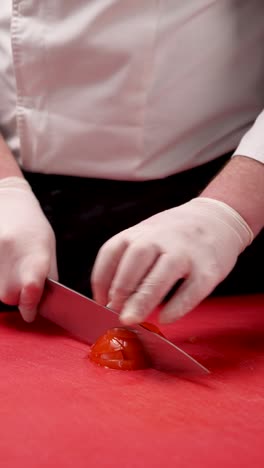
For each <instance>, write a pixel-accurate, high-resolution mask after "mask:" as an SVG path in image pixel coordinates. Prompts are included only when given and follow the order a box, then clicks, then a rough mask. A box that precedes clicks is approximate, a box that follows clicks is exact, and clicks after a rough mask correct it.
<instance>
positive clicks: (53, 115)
mask: <svg viewBox="0 0 264 468" xmlns="http://www.w3.org/2000/svg"><path fill="white" fill-rule="evenodd" d="M11 11H12V5H11V0H1V9H0V42H1V43H2V44H3V47H2V48H0V90H1V91H0V92H1V105H0V129H1V131H2V132H3V134H4V136H5V137H6V140H7V142H8V144H9V146H10V148H11V149H12V151H14V153H15V154H16V155H17V158H18V161H19V164H20V165H21V166H22V167H23V168H24V169H27V170H31V171H36V172H41V173H57V174H70V175H80V176H87V177H100V178H111V179H123V180H146V179H153V178H160V177H165V176H167V175H170V174H173V173H176V172H180V171H182V170H184V169H188V168H191V167H195V166H197V165H200V164H202V163H205V162H207V161H210V160H212V159H214V158H216V157H218V156H220V155H222V154H224V153H226V152H228V151H232V150H233V149H234V148H235V147H236V146H237V145H238V144H239V142H240V140H241V138H242V137H243V136H244V135H245V133H246V132H247V131H248V130H249V129H250V127H251V126H252V125H253V122H254V121H255V119H256V118H257V116H258V115H259V114H260V112H261V110H262V109H263V104H264V61H263V49H264V46H263V44H264V26H263V17H264V2H263V1H262V0H251V1H250V2H249V1H247V0H240V1H239V2H234V1H233V0H224V1H219V2H214V1H212V0H192V1H188V2H186V1H183V0H160V1H159V2H157V1H156V0H123V1H122V2H121V1H120V0H104V1H103V0H102V1H98V0H90V1H89V2H87V1H86V0H76V1H71V2H65V1H64V0H56V2H54V0H45V1H44V0H42V1H41V0H32V1H30V2H27V1H24V0H23V1H22V0H13V12H12V15H11ZM11 16H12V18H11ZM10 22H11V25H12V29H11V31H12V50H13V52H12V51H11V44H10V42H11V34H10ZM13 68H14V73H15V77H16V85H17V89H16V87H15V80H14V75H13V74H12V70H13ZM15 106H16V108H15ZM15 117H16V118H17V126H16V122H15ZM263 134H264V130H263V116H262V117H260V119H259V120H258V121H257V122H256V124H255V125H254V126H253V127H252V129H251V130H250V131H249V133H247V135H246V136H245V139H243V141H242V143H241V146H239V151H240V152H241V153H243V155H244V154H245V153H246V155H247V156H249V157H252V158H255V159H258V160H260V161H263Z"/></svg>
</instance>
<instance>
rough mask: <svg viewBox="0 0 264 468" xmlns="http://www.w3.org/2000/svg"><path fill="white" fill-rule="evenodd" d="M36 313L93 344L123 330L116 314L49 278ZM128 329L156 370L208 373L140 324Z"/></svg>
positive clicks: (175, 347) (169, 343) (197, 363)
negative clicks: (111, 333) (102, 336)
mask: <svg viewBox="0 0 264 468" xmlns="http://www.w3.org/2000/svg"><path fill="white" fill-rule="evenodd" d="M38 311H39V313H40V315H42V316H43V317H44V318H46V319H48V320H50V321H51V322H53V323H55V324H56V325H59V326H60V327H62V328H63V329H64V330H66V331H68V332H69V333H70V334H71V335H72V336H74V337H76V338H78V339H79V340H81V341H83V342H85V343H88V344H89V345H91V344H93V343H94V342H95V341H96V340H97V338H99V336H101V335H102V334H104V333H105V332H106V331H107V330H108V329H110V328H114V327H123V325H122V324H121V322H120V321H119V314H118V313H117V312H115V311H113V310H111V309H109V308H107V307H104V306H101V305H99V304H97V303H96V302H95V301H93V300H92V299H89V298H87V297H86V296H83V295H82V294H79V293H77V292H76V291H73V290H72V289H70V288H68V287H66V286H63V285H62V284H60V283H58V282H56V281H53V280H51V279H47V280H46V284H45V288H44V292H43V296H42V299H41V302H40V304H39V308H38ZM125 328H128V329H130V330H132V331H134V332H136V333H137V334H138V337H139V338H140V340H141V341H142V343H143V345H144V347H145V349H146V351H147V353H148V354H149V355H150V358H151V361H152V365H153V367H154V368H155V369H159V370H162V371H176V372H179V373H183V374H196V375H202V374H208V373H209V370H208V369H206V368H205V367H204V366H203V365H201V364H200V363H199V362H197V361H196V360H195V359H193V358H192V357H191V356H190V355H189V354H187V353H186V352H185V351H183V350H182V349H180V348H178V347H177V346H176V345H175V344H174V343H171V342H170V341H169V340H167V339H166V338H164V337H162V336H160V335H158V334H157V333H155V332H153V331H149V330H147V329H146V328H144V327H143V326H141V325H135V326H132V327H131V326H129V327H125Z"/></svg>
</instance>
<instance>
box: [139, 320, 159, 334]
mask: <svg viewBox="0 0 264 468" xmlns="http://www.w3.org/2000/svg"><path fill="white" fill-rule="evenodd" d="M140 325H141V326H142V327H143V328H146V329H147V330H150V331H152V332H154V333H157V335H160V336H163V337H164V338H165V336H164V335H163V333H161V331H160V330H159V328H158V327H157V326H156V325H154V324H153V323H148V322H141V324H140Z"/></svg>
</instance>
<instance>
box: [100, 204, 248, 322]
mask: <svg viewBox="0 0 264 468" xmlns="http://www.w3.org/2000/svg"><path fill="white" fill-rule="evenodd" d="M252 240H253V233H252V231H251V229H250V228H249V226H248V225H247V223H246V222H245V221H244V220H243V219H242V217H241V216H240V215H239V214H238V213H237V212H236V211H235V210H233V209H232V208H231V207H229V206H228V205H226V204H225V203H222V202H219V201H217V200H214V199H210V198H202V197H201V198H195V199H193V200H191V201H190V202H188V203H185V204H184V205H181V206H179V207H176V208H173V209H170V210H167V211H164V212H161V213H158V214H157V215H155V216H152V217H151V218H149V219H146V220H144V221H143V222H141V223H139V224H137V225H135V226H133V227H131V228H129V229H127V230H125V231H123V232H121V233H119V234H117V235H116V236H114V237H113V238H112V239H110V240H109V241H107V242H106V243H105V244H104V245H103V246H102V248H101V249H100V251H99V253H98V256H97V259H96V261H95V265H94V269H93V273H92V287H93V293H94V299H95V300H96V301H97V302H99V303H100V304H103V305H108V306H109V307H111V308H112V309H114V310H116V311H118V312H120V311H121V315H120V319H121V321H122V322H123V323H124V324H126V325H129V324H132V323H137V322H142V321H144V320H145V319H146V317H147V316H148V314H150V313H151V312H152V311H153V309H154V308H155V307H157V306H158V305H159V304H160V303H161V301H162V299H163V298H164V297H165V296H166V295H167V293H168V292H169V291H170V290H171V288H172V286H173V285H174V284H175V283H176V282H177V281H178V280H179V279H183V278H184V281H183V283H182V284H181V285H180V287H179V289H178V290H177V291H176V293H175V295H174V296H173V297H172V298H171V299H170V300H169V301H168V303H167V304H166V305H165V306H164V308H163V309H162V311H161V314H160V321H161V322H163V323H169V322H172V321H174V320H176V319H178V318H179V317H181V316H183V315H184V314H186V313H187V312H189V311H190V310H192V309H193V308H194V307H195V306H197V305H198V304H199V303H200V302H201V301H202V300H203V299H204V298H205V297H206V296H208V295H209V294H210V293H211V292H212V290H213V289H214V288H215V286H216V285H217V284H218V283H220V282H221V281H222V280H223V279H224V278H225V277H226V276H227V275H228V273H229V272H230V271H231V270H232V269H233V267H234V265H235V263H236V261H237V258H238V255H239V254H240V253H241V252H242V251H243V250H244V249H245V248H246V246H248V245H249V244H250V243H251V242H252Z"/></svg>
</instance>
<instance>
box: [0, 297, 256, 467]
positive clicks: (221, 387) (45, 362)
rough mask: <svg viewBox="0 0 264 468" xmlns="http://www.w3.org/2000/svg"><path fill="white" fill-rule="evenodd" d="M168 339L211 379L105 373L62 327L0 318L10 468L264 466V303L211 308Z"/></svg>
mask: <svg viewBox="0 0 264 468" xmlns="http://www.w3.org/2000/svg"><path fill="white" fill-rule="evenodd" d="M162 331H163V332H165V333H166V334H167V336H168V337H169V338H171V339H172V340H173V341H175V343H176V344H178V345H179V346H182V347H183V348H184V349H185V350H186V351H187V352H189V353H190V354H191V355H192V356H193V357H195V358H196V359H198V360H199V361H200V362H201V363H202V364H204V365H205V366H207V367H209V368H210V370H211V374H210V375H209V376H205V377H203V378H200V379H195V380H190V379H189V380H187V379H182V378H179V377H178V376H177V375H169V374H166V373H161V372H158V371H155V370H151V369H150V370H145V371H134V372H133V371H131V372H129V371H127V372H122V371H115V370H106V369H102V368H98V367H96V366H95V365H94V364H92V363H91V362H90V361H89V360H88V359H87V353H88V349H89V348H88V346H86V345H84V344H82V343H80V342H78V341H76V340H74V339H73V338H71V337H69V336H67V334H65V333H64V332H62V331H61V330H60V329H59V328H57V327H56V326H53V325H51V324H48V323H47V322H45V321H44V320H43V319H40V318H39V319H38V320H37V323H35V324H33V325H27V324H25V323H23V322H22V319H21V318H20V316H19V315H18V314H16V313H6V314H0V361H1V362H0V376H1V378H0V418H1V419H0V420H1V425H0V463H1V467H3V468H18V467H19V468H21V466H23V467H26V468H36V467H38V468H44V467H45V468H46V467H56V468H68V467H69V468H70V467H71V468H72V467H74V468H87V467H89V468H93V467H100V468H101V467H103V468H104V467H113V466H115V467H119V466H121V467H122V468H124V467H127V468H132V467H133V468H134V467H138V468H141V467H142V468H143V467H144V468H145V467H151V468H160V467H161V466H173V467H180V468H185V467H186V468H191V467H193V466H195V467H203V468H207V467H208V468H211V467H214V468H215V467H218V466H219V467H225V468H226V467H232V468H234V467H238V468H244V467H245V468H249V467H250V466H252V467H254V468H258V467H259V468H260V467H262V466H264V451H263V434H264V296H247V297H246V296H245V297H233V298H221V299H216V298H214V299H210V300H207V301H206V302H204V303H203V304H202V305H201V306H200V307H199V308H198V309H197V310H195V311H194V312H192V313H191V314H189V316H187V317H186V318H184V319H182V320H181V321H179V322H178V323H177V324H174V325H173V326H170V327H166V328H162Z"/></svg>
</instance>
